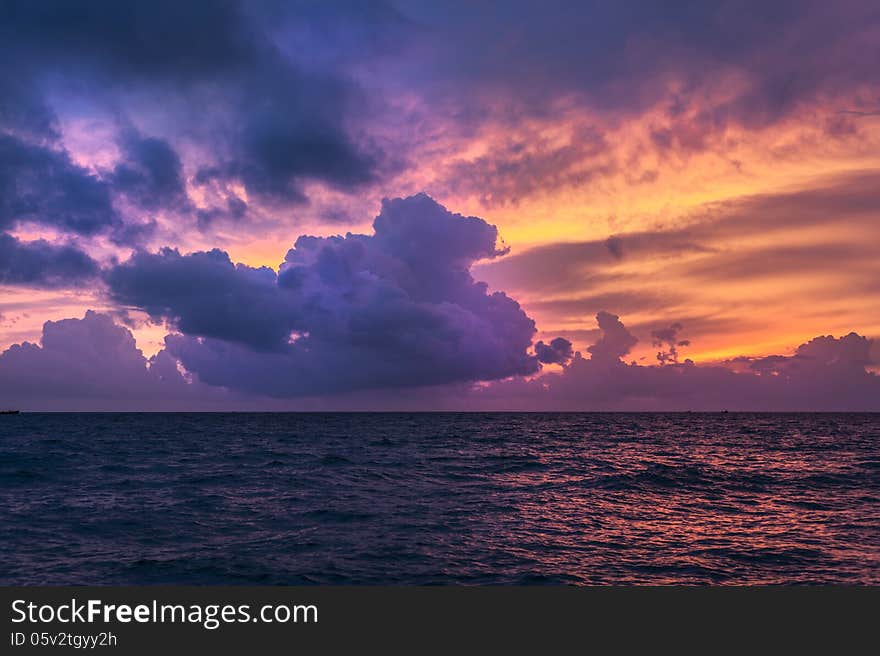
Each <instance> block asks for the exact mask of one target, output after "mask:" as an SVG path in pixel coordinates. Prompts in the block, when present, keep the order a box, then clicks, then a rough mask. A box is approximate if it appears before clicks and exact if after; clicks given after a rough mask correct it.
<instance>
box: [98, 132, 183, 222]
mask: <svg viewBox="0 0 880 656" xmlns="http://www.w3.org/2000/svg"><path fill="white" fill-rule="evenodd" d="M121 150H122V153H123V159H122V161H121V162H119V163H118V164H117V165H116V167H115V168H114V170H113V172H112V174H111V176H110V181H111V183H112V184H113V187H114V190H115V191H116V192H117V193H120V194H124V195H125V196H126V197H127V198H128V199H129V200H131V201H132V202H134V203H136V204H138V205H139V206H140V207H143V208H144V209H147V210H156V209H159V208H162V207H175V208H177V209H181V210H182V209H186V208H187V206H188V203H189V202H188V199H187V197H186V184H185V181H184V178H183V166H182V164H181V162H180V157H179V156H178V154H177V153H176V152H175V150H174V149H173V148H172V147H171V145H170V144H169V143H168V142H167V141H164V140H162V139H156V138H149V137H143V136H141V135H139V134H136V133H129V134H126V135H125V136H124V138H123V139H122V143H121Z"/></svg>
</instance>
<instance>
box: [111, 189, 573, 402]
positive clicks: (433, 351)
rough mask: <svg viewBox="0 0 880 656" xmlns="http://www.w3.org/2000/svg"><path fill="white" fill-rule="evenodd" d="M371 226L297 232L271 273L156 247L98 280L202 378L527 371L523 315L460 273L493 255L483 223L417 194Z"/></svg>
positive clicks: (282, 390)
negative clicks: (164, 332)
mask: <svg viewBox="0 0 880 656" xmlns="http://www.w3.org/2000/svg"><path fill="white" fill-rule="evenodd" d="M373 228H374V231H375V234H373V235H369V236H368V235H354V234H348V235H346V236H345V237H329V238H319V237H305V236H304V237H300V238H299V239H298V240H297V241H296V244H295V246H294V248H293V249H291V250H290V252H289V253H288V254H287V257H286V258H285V261H284V263H283V264H282V266H281V269H280V272H279V274H278V275H277V276H276V275H275V272H274V271H272V270H271V269H266V268H263V269H254V268H251V267H247V266H243V265H234V264H233V263H232V262H231V261H230V260H229V257H228V256H227V255H226V254H225V253H223V252H221V251H217V250H215V251H211V252H207V253H193V254H190V255H180V254H179V253H178V252H177V251H173V250H169V249H165V250H162V251H160V252H159V253H157V254H145V253H140V254H137V255H135V256H134V257H133V258H132V259H131V260H130V261H128V262H126V263H124V264H121V265H119V266H118V267H116V268H114V269H113V270H111V271H110V272H109V273H108V275H107V282H108V284H109V287H110V289H111V293H112V294H113V297H114V299H115V300H116V301H118V302H119V303H121V304H124V305H127V306H132V307H136V308H139V309H142V310H144V311H146V312H148V313H149V314H150V315H151V316H152V317H153V318H154V319H157V320H158V319H163V320H166V321H169V322H170V323H171V324H172V325H173V326H174V327H175V328H176V329H177V330H179V331H181V332H182V333H183V334H181V335H171V336H169V337H168V338H167V339H166V348H167V350H168V352H169V353H170V354H172V355H173V356H175V357H177V358H179V359H180V361H181V362H182V363H183V366H184V367H185V368H186V369H187V370H188V371H191V372H194V373H197V374H198V375H199V377H200V379H201V380H202V381H204V382H206V383H209V384H212V385H222V386H225V387H230V388H235V389H241V390H245V391H248V392H253V393H260V394H268V395H275V396H301V395H307V394H317V393H328V392H340V391H347V390H355V389H363V388H382V387H401V386H420V385H432V384H439V383H449V382H458V381H471V380H492V379H497V378H503V377H507V376H513V375H525V374H530V373H534V372H535V371H537V370H538V367H539V365H538V362H537V359H536V358H535V356H532V355H529V354H528V352H527V351H528V349H529V347H530V346H531V341H532V336H533V335H534V332H535V327H534V322H532V320H531V319H529V317H528V316H526V314H525V313H524V312H523V311H522V310H521V309H520V307H519V305H518V304H517V303H516V302H515V301H513V300H511V299H510V298H508V297H507V296H506V295H505V294H503V293H500V292H495V293H492V294H490V293H488V292H487V288H486V285H485V284H483V283H479V282H475V281H474V279H473V278H472V277H471V275H470V272H469V268H470V266H471V265H472V264H473V262H474V261H476V260H478V259H482V258H493V257H496V256H498V255H500V254H502V253H503V252H504V251H503V250H499V248H498V246H497V241H498V235H497V230H496V228H495V227H494V226H491V225H489V224H487V223H486V222H485V221H483V220H481V219H478V218H476V217H464V216H461V215H457V214H452V213H450V212H448V211H447V210H446V209H445V208H443V207H442V206H440V205H438V204H437V203H436V202H434V201H433V200H432V199H430V198H429V197H427V196H425V195H418V196H413V197H411V198H407V199H397V200H392V201H385V202H384V203H383V205H382V211H381V213H380V214H379V215H378V216H377V217H376V220H375V222H374V224H373ZM557 346H558V344H557Z"/></svg>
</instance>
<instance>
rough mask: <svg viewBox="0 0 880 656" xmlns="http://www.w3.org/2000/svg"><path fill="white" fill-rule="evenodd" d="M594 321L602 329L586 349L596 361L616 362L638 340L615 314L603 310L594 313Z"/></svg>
mask: <svg viewBox="0 0 880 656" xmlns="http://www.w3.org/2000/svg"><path fill="white" fill-rule="evenodd" d="M596 322H597V323H598V324H599V329H600V330H601V331H602V337H600V338H599V341H598V342H596V343H595V344H593V345H592V346H590V347H589V348H588V349H587V351H589V352H590V354H591V355H592V358H593V360H595V361H596V362H597V363H612V362H618V361H619V360H620V358H622V357H624V356H625V355H627V354H628V353H629V352H630V351H631V350H632V347H633V346H635V345H636V344H637V343H638V341H639V340H638V339H637V338H636V337H635V335H633V334H632V333H631V332H629V330H627V328H626V326H624V325H623V322H622V321H621V320H620V317H618V316H617V315H616V314H611V313H610V312H605V311H604V310H603V311H601V312H599V314H597V315H596Z"/></svg>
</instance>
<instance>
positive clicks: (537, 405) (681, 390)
mask: <svg viewBox="0 0 880 656" xmlns="http://www.w3.org/2000/svg"><path fill="white" fill-rule="evenodd" d="M597 321H598V322H599V324H600V328H601V329H602V333H603V334H602V336H601V337H600V339H599V340H598V341H597V343H596V344H594V345H593V346H591V347H590V348H589V349H588V351H589V352H590V353H591V357H590V358H585V357H582V356H581V355H580V353H577V354H575V357H574V358H573V359H572V360H571V362H570V363H569V364H567V365H565V366H564V368H563V370H562V372H561V373H557V372H553V373H545V374H542V375H540V376H538V377H535V378H533V379H530V380H525V379H515V380H510V381H500V382H497V383H494V384H492V385H489V386H486V387H483V388H480V389H479V390H476V391H475V392H474V394H473V395H472V397H471V399H469V401H468V403H469V404H470V406H471V407H475V408H481V409H509V410H573V411H587V410H618V411H684V410H700V411H720V410H731V411H735V410H741V411H823V410H824V411H878V410H880V376H877V375H876V374H874V373H872V372H871V371H870V370H869V369H868V366H869V365H871V364H873V363H874V362H873V360H872V355H871V354H872V349H873V348H874V345H875V341H874V340H872V339H869V338H866V337H864V336H861V335H858V334H856V333H850V334H848V335H845V336H843V337H839V338H836V337H833V336H830V335H829V336H823V337H817V338H815V339H813V340H810V341H809V342H806V343H805V344H802V345H801V346H800V347H798V349H797V350H796V351H795V353H794V354H793V355H790V356H785V355H775V356H770V357H765V358H759V359H754V360H751V359H748V358H746V359H745V361H746V363H747V364H748V366H747V367H746V369H745V370H741V367H739V366H738V365H740V364H741V362H742V360H743V359H742V358H740V359H738V361H736V362H734V361H731V362H726V363H721V364H715V365H698V364H695V363H694V362H692V361H690V360H687V361H685V362H683V363H679V362H675V361H672V360H671V359H669V358H667V359H661V361H660V364H658V365H654V366H642V365H638V364H636V363H635V362H633V363H629V364H627V363H625V362H624V361H622V360H621V358H622V357H623V356H625V355H626V352H627V351H628V348H629V347H630V346H631V344H633V343H634V338H632V339H630V338H627V337H626V335H629V332H628V331H627V329H626V327H625V326H624V325H623V324H622V322H620V320H619V318H618V317H616V316H614V315H611V314H608V313H600V314H599V315H598V316H597ZM680 330H681V327H680V326H672V327H670V328H668V329H666V330H661V331H658V332H661V333H662V338H663V339H666V338H669V339H671V340H675V339H677V334H678V332H679V331H680ZM667 343H668V342H667ZM673 343H676V344H678V343H679V342H677V341H674V342H673ZM628 345H629V346H628ZM597 347H598V348H597Z"/></svg>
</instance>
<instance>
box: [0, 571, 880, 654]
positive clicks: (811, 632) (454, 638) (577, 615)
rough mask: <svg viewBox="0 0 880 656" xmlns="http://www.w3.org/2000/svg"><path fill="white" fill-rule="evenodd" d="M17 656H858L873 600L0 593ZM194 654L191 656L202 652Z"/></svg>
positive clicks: (838, 596)
mask: <svg viewBox="0 0 880 656" xmlns="http://www.w3.org/2000/svg"><path fill="white" fill-rule="evenodd" d="M0 594H2V604H3V607H4V610H3V618H4V629H5V635H4V636H3V643H4V647H3V649H2V650H0V652H2V653H4V654H5V653H9V654H19V653H20V654H26V653H58V651H59V650H71V649H73V650H78V649H79V650H90V651H94V650H102V651H105V652H108V653H111V652H112V653H118V654H156V653H165V654H175V653H211V652H219V653H242V652H243V651H245V650H254V652H255V653H259V654H276V653H278V654H282V653H283V654H290V653H294V652H299V651H304V652H305V653H336V652H337V651H341V650H343V649H345V650H351V649H357V650H361V649H365V648H371V649H384V650H388V649H393V650H401V651H406V652H409V653H415V652H419V651H422V650H424V649H427V648H430V649H431V650H432V651H434V650H437V649H441V650H449V651H461V650H465V651H471V650H472V649H473V648H476V647H477V646H478V645H479V646H481V648H491V649H492V651H493V652H495V651H496V650H500V649H511V648H515V649H516V650H517V651H518V652H519V651H521V650H522V649H524V648H528V649H530V650H535V651H536V652H538V653H555V652H563V651H564V652H570V651H571V650H572V649H576V651H578V652H589V651H594V650H599V649H600V648H601V651H602V652H603V653H604V652H607V651H608V649H609V647H611V648H613V649H615V650H621V649H622V650H631V649H657V648H681V647H690V648H700V649H704V650H714V649H716V648H717V647H719V646H725V647H728V648H730V647H735V648H740V649H753V648H755V647H759V646H760V647H768V646H775V647H779V648H786V649H791V648H793V647H795V646H804V647H810V648H813V649H815V648H817V647H825V648H828V649H832V650H834V651H835V652H837V653H842V652H844V653H848V652H849V651H851V650H852V651H861V650H862V645H866V644H870V643H869V642H865V641H867V640H869V638H871V637H872V633H871V626H872V622H873V621H875V620H876V611H877V609H878V608H880V605H878V601H880V592H878V590H877V589H876V588H789V587H782V588H671V587H670V588H566V587H553V588H539V587H530V588H508V587H486V588H460V587H455V588H415V587H410V588H391V587H387V588H386V587H69V588H36V587H35V588H27V587H22V588H8V587H7V588H0ZM193 650H196V651H193Z"/></svg>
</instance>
